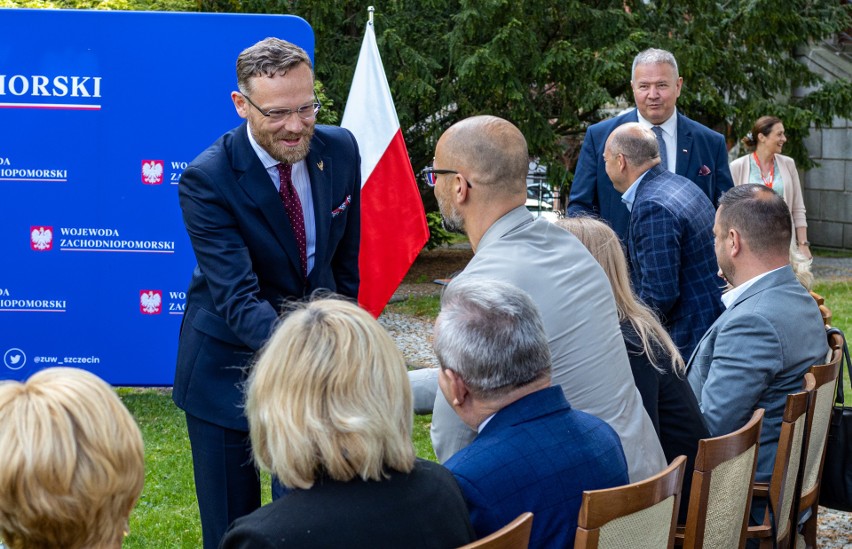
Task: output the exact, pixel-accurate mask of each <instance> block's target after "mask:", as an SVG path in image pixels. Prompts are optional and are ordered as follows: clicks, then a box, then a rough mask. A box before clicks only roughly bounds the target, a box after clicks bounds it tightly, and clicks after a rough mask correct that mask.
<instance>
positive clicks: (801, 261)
mask: <svg viewBox="0 0 852 549" xmlns="http://www.w3.org/2000/svg"><path fill="white" fill-rule="evenodd" d="M813 262H814V260H813V259H808V258H807V257H805V255H804V254H803V253H802V252H800V251H799V247H798V245H797V244H796V241H795V240H791V241H790V267H791V268H792V269H793V274H795V275H796V279H797V280H798V281H799V283H800V284H801V285H802V286H804V287H805V289H806V290H808V291H810V290H811V288H813V286H814V273H813V272H811V265H813Z"/></svg>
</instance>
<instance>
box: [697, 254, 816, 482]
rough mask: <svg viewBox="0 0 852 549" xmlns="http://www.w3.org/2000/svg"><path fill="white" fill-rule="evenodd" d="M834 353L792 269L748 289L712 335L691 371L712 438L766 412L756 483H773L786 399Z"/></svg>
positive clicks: (706, 338)
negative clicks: (762, 411)
mask: <svg viewBox="0 0 852 549" xmlns="http://www.w3.org/2000/svg"><path fill="white" fill-rule="evenodd" d="M827 353H828V344H827V343H826V338H825V326H824V324H823V322H822V316H821V315H820V312H819V307H817V304H816V301H814V300H813V298H812V297H811V296H810V294H808V291H807V290H806V289H805V288H804V287H803V286H802V285H801V284H800V283H799V281H798V280H797V279H796V276H795V275H794V274H793V270H792V269H791V268H790V266H789V265H788V266H786V267H782V268H781V269H777V270H775V271H772V272H770V273H769V274H767V275H766V276H765V277H763V278H761V279H760V280H758V281H757V282H755V283H754V285H752V286H751V287H749V288H747V289H746V290H745V292H744V293H743V294H742V295H741V296H739V297H738V298H737V299H736V301H734V303H732V304H731V306H730V307H729V308H728V309H727V310H726V311H725V312H724V313H722V316H720V317H719V319H718V320H716V322H715V323H713V325H712V326H711V327H710V329H709V330H707V334H706V335H705V336H704V337H703V338H702V339H701V342H700V344H699V345H698V348H697V349H696V350H695V354H694V355H693V356H692V357H691V358H690V360H689V364H688V366H687V379H688V380H689V384H690V386H691V388H692V391H693V393H695V396H696V397H697V398H698V403H699V405H700V406H701V412H702V413H703V414H704V419H705V420H706V421H707V425H708V426H709V427H710V434H711V435H712V436H720V435H726V434H728V433H730V432H732V431H735V430H737V429H739V428H740V427H742V426H743V425H745V424H746V422H747V421H748V419H749V418H750V417H751V415H752V413H753V412H754V411H755V410H756V409H757V408H763V409H764V410H765V414H764V416H763V427H762V428H761V429H760V449H759V452H758V458H757V474H756V477H755V478H756V480H758V481H760V482H765V481H768V480H769V477H770V476H772V467H773V465H774V463H775V451H776V450H777V449H778V437H779V436H781V421H782V419H783V416H784V407H785V405H786V401H787V395H788V394H790V393H795V392H798V391H801V390H802V379H804V377H805V373H807V371H808V369H809V368H810V367H811V366H813V365H814V364H823V363H824V362H825V358H826V354H827Z"/></svg>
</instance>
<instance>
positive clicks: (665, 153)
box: [651, 126, 669, 170]
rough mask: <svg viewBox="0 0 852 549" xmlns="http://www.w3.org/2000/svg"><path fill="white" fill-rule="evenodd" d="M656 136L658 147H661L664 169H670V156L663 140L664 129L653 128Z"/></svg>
mask: <svg viewBox="0 0 852 549" xmlns="http://www.w3.org/2000/svg"><path fill="white" fill-rule="evenodd" d="M651 130H652V131H653V132H654V135H656V136H657V145H658V146H659V147H660V160H662V164H663V168H665V169H667V170H668V169H669V154H668V151H667V150H666V142H665V140H664V139H663V128H661V127H659V126H654V127H653V128H651Z"/></svg>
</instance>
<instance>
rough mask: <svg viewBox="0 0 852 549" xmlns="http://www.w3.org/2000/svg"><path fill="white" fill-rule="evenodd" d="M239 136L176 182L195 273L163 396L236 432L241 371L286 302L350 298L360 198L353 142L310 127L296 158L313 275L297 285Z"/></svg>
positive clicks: (292, 259)
mask: <svg viewBox="0 0 852 549" xmlns="http://www.w3.org/2000/svg"><path fill="white" fill-rule="evenodd" d="M246 131H247V130H246V124H245V123H244V124H243V125H241V126H239V127H238V128H236V129H234V130H231V131H230V132H228V133H226V134H225V135H223V136H222V137H221V138H220V139H219V140H218V141H216V142H215V143H214V144H213V145H211V146H210V148H208V149H207V150H206V151H204V152H203V153H201V155H199V156H198V158H196V159H195V160H193V161H192V163H191V164H190V165H189V167H187V168H186V170H184V172H183V176H182V177H181V180H180V187H179V191H178V192H179V196H180V205H181V209H182V210H183V218H184V223H185V224H186V229H187V232H188V233H189V238H190V241H191V242H192V248H193V250H194V252H195V257H196V260H197V261H198V266H197V267H196V268H195V271H194V272H193V274H192V281H191V282H190V286H189V291H188V292H187V298H186V312H185V314H184V318H183V324H182V325H181V332H180V342H179V346H178V358H177V369H176V371H175V384H174V392H173V397H172V398H173V399H174V401H175V403H176V404H177V405H178V406H179V407H180V408H182V409H183V410H184V411H186V412H187V413H189V414H191V415H193V416H195V417H198V418H200V419H203V420H205V421H208V422H210V423H213V424H216V425H220V426H222V427H226V428H229V429H236V430H243V431H248V425H247V422H246V419H245V417H244V416H243V413H242V408H241V404H242V400H243V393H242V390H241V388H240V387H239V385H240V383H241V382H242V381H244V380H245V375H244V368H243V367H244V366H246V364H247V363H248V362H249V360H250V359H251V358H252V357H253V355H254V353H255V352H256V351H257V350H258V349H260V348H261V346H262V345H263V344H264V342H265V341H266V339H267V338H268V337H269V335H270V334H271V332H272V329H273V327H274V325H275V323H276V321H277V320H278V317H279V313H280V312H281V309H282V306H283V305H284V303H285V301H287V300H291V299H301V298H303V297H305V296H307V295H310V294H311V292H313V291H314V290H317V289H321V288H325V289H328V290H332V291H335V292H338V293H340V294H343V295H345V296H349V297H352V298H356V297H357V294H358V283H359V279H358V246H359V239H360V232H359V231H360V226H359V224H360V200H359V198H360V190H361V175H360V156H359V153H358V145H357V144H356V142H355V138H354V137H353V136H352V134H351V133H349V131H348V130H344V129H342V128H336V127H330V126H317V127H316V133H315V135H314V138H313V139H312V140H311V147H310V152H309V153H308V156H307V158H306V159H305V160H306V162H307V168H308V172H309V175H310V179H311V193H312V195H313V202H314V213H315V215H316V230H317V237H316V255H315V261H314V266H313V269H312V270H311V272H310V274H309V275H308V277H307V279H305V277H304V275H303V274H302V272H301V264H300V260H299V252H298V249H297V246H296V242H295V238H294V235H293V230H292V228H291V226H290V220H289V218H288V217H287V213H286V211H285V210H284V207H283V206H282V204H281V200H280V198H279V196H278V193H277V191H276V189H275V185H273V183H272V180H271V179H270V177H269V175H268V173H267V172H266V170H265V169H264V167H263V165H262V163H261V162H260V159H258V157H257V154H256V153H255V152H254V149H252V147H251V144H250V142H249V140H248V136H247V134H246ZM347 201H348V206H347V207H346V208H345V209H342V208H340V206H341V204H346V203H347ZM341 209H342V211H340V210H341ZM335 210H337V211H335ZM333 211H334V213H333Z"/></svg>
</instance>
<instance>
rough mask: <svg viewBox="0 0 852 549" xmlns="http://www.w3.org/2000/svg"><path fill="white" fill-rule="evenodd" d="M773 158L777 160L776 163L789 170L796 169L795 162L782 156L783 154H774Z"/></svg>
mask: <svg viewBox="0 0 852 549" xmlns="http://www.w3.org/2000/svg"><path fill="white" fill-rule="evenodd" d="M775 158H776V159H777V160H778V163H779V164H781V165H783V166H784V167H786V168H788V169H789V170H795V169H796V161H795V160H793V159H792V158H790V157H789V156H784V155H783V154H776V155H775Z"/></svg>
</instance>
